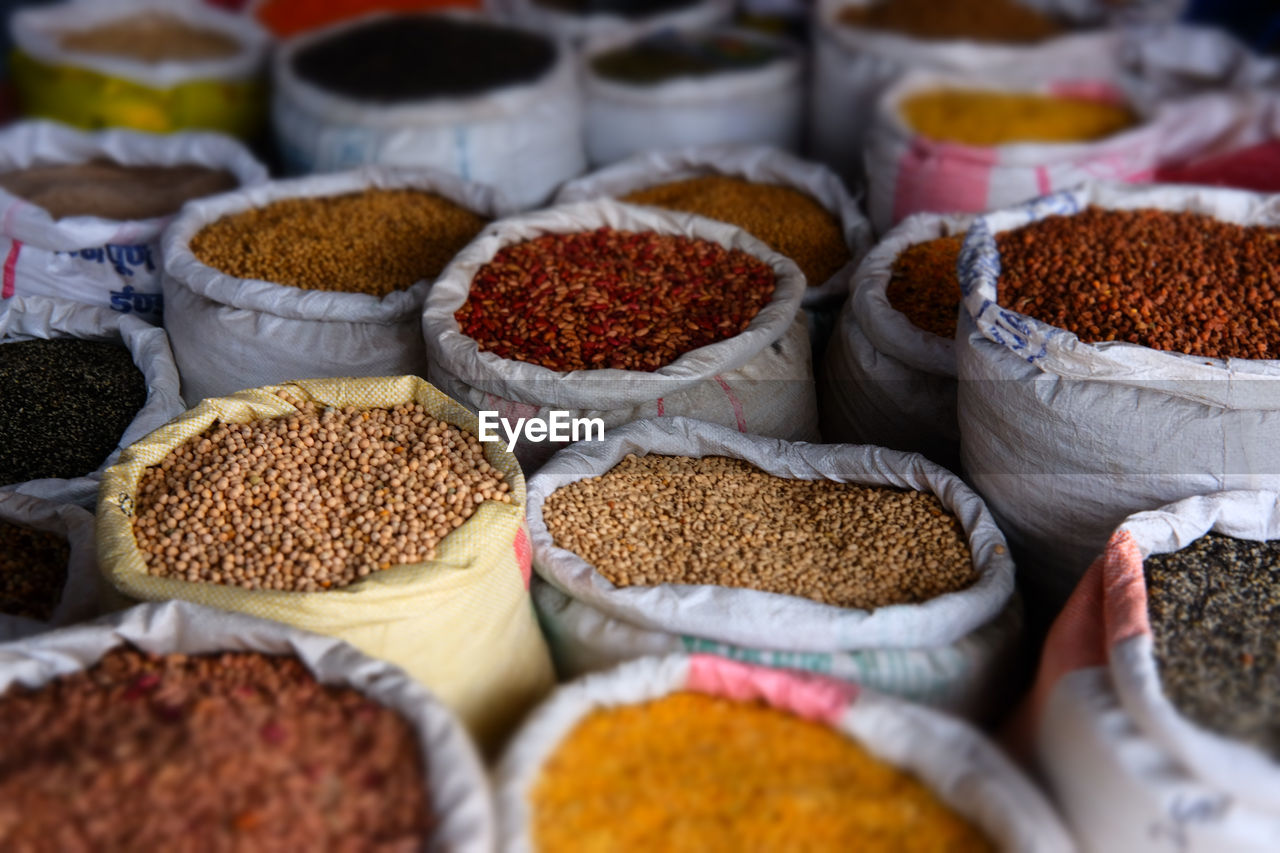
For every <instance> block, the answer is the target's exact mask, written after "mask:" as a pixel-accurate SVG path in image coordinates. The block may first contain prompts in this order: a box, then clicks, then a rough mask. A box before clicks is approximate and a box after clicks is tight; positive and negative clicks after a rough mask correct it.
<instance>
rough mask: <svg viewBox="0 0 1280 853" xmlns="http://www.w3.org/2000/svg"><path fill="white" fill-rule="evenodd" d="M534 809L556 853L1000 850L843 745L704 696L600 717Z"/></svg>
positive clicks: (902, 779)
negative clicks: (588, 852)
mask: <svg viewBox="0 0 1280 853" xmlns="http://www.w3.org/2000/svg"><path fill="white" fill-rule="evenodd" d="M531 801H532V807H533V834H534V842H535V847H536V849H538V850H539V851H542V852H543V853H559V851H567V850H572V851H575V852H576V851H611V853H612V851H628V850H636V851H646V853H647V851H651V850H671V851H682V850H689V851H699V853H702V851H712V853H714V851H735V853H736V851H741V850H782V849H786V850H858V851H864V853H874V851H889V850H895V851H896V850H908V849H909V850H913V851H939V853H941V851H948V853H969V851H988V850H992V849H994V848H993V846H992V845H991V843H990V842H989V841H988V840H987V839H986V838H985V837H983V835H981V834H980V832H979V831H978V830H977V829H975V828H974V827H972V826H970V825H969V824H968V823H967V822H966V821H965V820H964V819H962V818H960V817H959V816H957V815H956V814H955V813H953V812H952V811H951V810H950V809H949V808H948V807H947V806H945V805H943V804H942V803H941V802H940V801H939V800H938V798H937V797H935V796H934V795H933V793H932V792H930V791H929V790H928V789H927V788H926V787H925V786H924V785H922V784H921V783H920V782H918V781H916V780H915V779H913V778H912V777H911V776H909V775H907V774H906V773H904V772H902V771H901V770H898V769H896V768H894V767H891V766H890V765H888V764H885V763H884V762H882V761H879V760H878V759H875V758H873V757H872V756H870V755H869V754H868V753H867V752H866V751H865V750H863V749H862V747H860V746H858V745H857V744H856V743H854V742H853V741H851V740H850V739H849V738H847V737H846V736H844V735H842V734H840V733H839V732H837V731H834V730H832V729H830V728H828V727H826V726H823V725H820V724H818V723H811V722H808V721H806V720H802V719H800V718H798V717H794V716H792V715H790V714H786V713H783V712H781V711H778V710H775V709H772V708H767V707H764V706H762V705H757V704H747V703H741V702H734V701H730V700H726V699H720V698H716V697H711V696H705V695H702V694H696V693H674V694H672V695H670V696H666V697H664V698H662V699H658V700H656V701H653V702H647V703H644V704H641V705H633V706H627V707H620V708H611V709H609V710H603V711H596V712H595V713H593V714H591V715H590V716H588V717H587V718H586V719H584V720H583V721H582V722H581V723H579V724H578V726H577V727H576V728H575V729H574V730H573V731H572V732H571V733H570V734H569V736H568V737H567V738H566V739H565V740H564V742H563V743H561V744H560V746H559V748H558V749H557V750H556V751H555V753H554V754H553V755H552V756H551V758H550V759H549V760H548V761H547V764H546V767H545V768H544V769H543V771H542V775H541V777H540V778H539V779H538V780H537V782H536V783H535V785H534V788H533V791H532V794H531Z"/></svg>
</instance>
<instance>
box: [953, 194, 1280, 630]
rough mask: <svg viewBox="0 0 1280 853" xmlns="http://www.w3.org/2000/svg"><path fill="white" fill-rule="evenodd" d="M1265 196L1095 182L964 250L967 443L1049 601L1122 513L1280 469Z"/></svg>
mask: <svg viewBox="0 0 1280 853" xmlns="http://www.w3.org/2000/svg"><path fill="white" fill-rule="evenodd" d="M1277 217H1278V214H1277V202H1276V199H1275V198H1273V197H1269V196H1262V195H1255V194H1252V193H1245V192H1237V191H1233V190H1219V189H1208V188H1178V187H1152V188H1149V189H1139V188H1124V187H1112V186H1097V187H1094V188H1090V189H1082V190H1077V191H1072V192H1067V193H1059V194H1055V195H1052V196H1048V197H1046V198H1044V199H1041V200H1039V201H1037V202H1034V203H1031V204H1028V205H1024V206H1022V207H1018V208H1013V209H1010V210H1007V211H1002V212H1000V213H996V214H991V215H988V216H984V217H981V218H979V219H978V220H977V222H975V223H974V225H973V226H972V227H971V228H970V230H969V236H968V239H967V242H966V244H965V248H964V251H963V253H962V255H961V265H960V283H961V287H962V289H963V290H964V293H965V298H964V311H963V312H962V316H961V327H960V330H959V333H958V337H957V342H958V364H959V370H960V391H959V398H958V403H959V417H960V435H961V456H962V461H963V463H964V466H965V469H966V470H967V471H968V472H969V476H970V477H971V478H972V482H973V483H974V485H975V487H976V488H977V490H978V491H979V492H980V493H981V494H982V495H983V497H984V498H985V499H986V500H987V502H988V503H989V504H990V506H991V508H992V511H993V512H994V513H995V515H996V517H997V519H999V520H1000V521H1001V523H1002V524H1001V526H1002V529H1004V530H1005V531H1006V532H1007V533H1008V535H1009V538H1010V542H1011V543H1012V544H1014V545H1015V546H1016V547H1019V548H1021V549H1023V552H1024V554H1025V557H1024V558H1023V560H1022V564H1023V566H1024V578H1025V579H1026V580H1027V581H1028V583H1029V588H1030V589H1032V590H1033V591H1034V592H1035V594H1036V595H1037V596H1039V597H1042V598H1044V599H1045V600H1046V602H1047V603H1048V604H1050V605H1051V606H1053V607H1054V608H1055V609H1056V607H1057V606H1058V605H1060V604H1061V602H1062V601H1063V600H1065V598H1066V596H1067V593H1068V592H1069V591H1070V590H1071V588H1072V587H1074V585H1075V582H1076V581H1077V580H1078V579H1079V577H1080V575H1081V574H1082V573H1083V571H1084V569H1085V568H1086V567H1087V565H1088V562H1089V560H1090V559H1092V555H1093V554H1096V552H1097V550H1098V549H1099V548H1100V547H1102V545H1103V544H1104V543H1105V542H1106V538H1107V536H1108V535H1109V532H1110V531H1111V530H1113V529H1114V528H1115V526H1116V525H1117V524H1119V523H1120V522H1121V521H1122V520H1123V519H1124V518H1125V517H1126V516H1127V515H1129V514H1130V513H1133V512H1137V511H1141V510H1144V509H1152V508H1154V507H1157V506H1160V505H1162V504H1164V503H1167V502H1169V501H1172V500H1177V499H1179V498H1182V497H1187V496H1189V495H1194V494H1203V493H1206V492H1211V491H1215V490H1219V489H1221V488H1223V487H1224V486H1226V487H1230V488H1262V487H1268V486H1269V485H1274V484H1276V483H1277V482H1280V480H1278V479H1277V478H1278V477H1280V459H1278V458H1277V456H1276V443H1275V441H1274V433H1275V430H1276V428H1277V424H1278V423H1280V381H1278V380H1280V366H1278V364H1277V361H1276V355H1277V353H1280V316H1277V313H1276V306H1277V305H1278V304H1280V302H1278V301H1277V293H1280V280H1277V275H1278V272H1277V271H1278V270H1280V243H1278V242H1277V241H1276V239H1275V224H1276V223H1277V222H1278V221H1280V219H1278V218H1277Z"/></svg>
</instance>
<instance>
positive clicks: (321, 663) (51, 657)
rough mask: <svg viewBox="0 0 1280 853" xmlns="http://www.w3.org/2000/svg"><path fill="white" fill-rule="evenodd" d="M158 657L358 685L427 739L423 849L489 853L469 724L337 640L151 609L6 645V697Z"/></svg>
mask: <svg viewBox="0 0 1280 853" xmlns="http://www.w3.org/2000/svg"><path fill="white" fill-rule="evenodd" d="M127 647H132V648H135V649H139V650H141V651H143V652H147V653H150V654H157V655H164V654H185V655H213V654H218V653H221V652H257V653H259V654H266V655H289V656H292V657H296V658H297V659H298V660H299V661H300V662H301V663H302V664H303V665H304V666H305V667H306V668H307V669H308V670H309V671H310V672H311V674H312V675H313V676H315V678H316V680H318V681H319V682H320V683H322V684H328V685H333V686H337V687H349V688H351V689H353V690H357V691H359V692H360V693H362V694H364V695H365V696H367V697H368V698H369V699H372V700H373V701H375V702H377V703H378V704H380V705H383V706H385V707H387V708H390V709H391V710H393V711H395V712H396V713H398V714H399V715H400V716H401V717H403V718H404V719H405V720H406V721H407V722H408V723H409V725H410V726H412V728H413V731H414V733H415V734H416V735H417V737H418V742H419V749H420V751H421V757H422V762H423V766H424V767H425V768H426V782H427V789H428V790H427V797H428V799H429V800H430V802H431V810H432V815H433V816H434V817H435V818H436V822H435V823H434V825H433V826H432V827H431V832H430V835H429V836H428V837H427V838H424V839H423V846H424V848H425V849H427V850H432V851H455V850H456V851H459V853H461V852H462V851H466V853H489V851H491V850H493V843H494V837H495V834H496V833H495V829H494V823H495V816H494V808H493V800H492V797H491V794H490V792H489V785H488V779H487V778H486V776H485V771H484V767H483V766H482V765H481V763H480V758H479V757H478V755H477V753H476V749H475V747H474V746H473V745H472V743H471V741H470V739H469V738H468V736H467V734H466V732H465V730H464V729H463V727H462V725H461V724H460V723H459V722H458V719H457V718H456V717H455V716H454V715H453V713H451V712H450V711H449V710H448V709H447V708H445V707H444V706H443V705H442V704H441V703H440V701H439V700H438V699H437V698H436V697H435V696H433V695H431V694H430V693H429V692H427V691H426V690H424V689H423V688H422V687H421V686H420V685H419V684H417V683H415V682H414V681H413V680H412V679H411V678H409V677H408V676H407V675H406V674H405V672H404V671H403V670H402V669H401V668H399V667H395V666H392V665H390V664H387V663H384V662H382V661H378V660H374V659H373V658H372V657H370V656H368V655H365V654H363V653H361V652H359V651H357V650H356V649H354V648H352V646H350V645H349V644H347V643H344V642H342V641H340V640H336V639H334V638H332V637H324V636H320V635H318V634H311V633H308V632H306V631H300V630H298V629H296V628H291V627H289V626H287V625H281V624H280V623H278V622H268V621H267V620H265V619H254V618H251V617H248V616H244V615H241V614H237V613H223V612H219V611H215V610H211V609H209V608H206V607H199V606H197V605H194V604H189V603H187V602H177V601H171V602H167V603H164V604H142V605H138V606H136V607H133V608H130V609H128V610H125V611H122V612H120V613H116V614H112V615H111V616H106V617H103V618H101V619H98V620H97V621H95V622H92V623H89V624H86V625H78V626H75V627H72V628H66V629H64V630H61V631H54V632H50V633H47V634H42V635H40V636H38V637H31V638H28V639H25V640H19V641H17V642H11V643H6V644H4V645H0V693H3V692H5V691H7V690H8V689H9V688H10V687H12V686H15V685H21V686H23V687H27V688H38V687H42V686H44V685H45V684H48V683H49V682H51V681H53V680H54V679H56V678H59V677H62V676H67V675H71V674H72V673H76V672H81V671H83V670H85V669H88V668H89V667H91V666H93V665H94V664H95V663H97V662H98V661H99V660H101V659H102V658H103V657H104V656H105V655H106V654H107V653H108V652H110V651H112V650H114V649H121V648H127Z"/></svg>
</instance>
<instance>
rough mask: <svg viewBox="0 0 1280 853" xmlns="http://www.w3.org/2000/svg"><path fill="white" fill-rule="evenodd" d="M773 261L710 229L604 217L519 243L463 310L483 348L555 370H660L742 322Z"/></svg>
mask: <svg viewBox="0 0 1280 853" xmlns="http://www.w3.org/2000/svg"><path fill="white" fill-rule="evenodd" d="M774 284H775V275H774V272H773V268H772V267H770V266H769V265H768V264H766V263H765V262H764V261H761V260H759V259H757V258H754V257H752V256H751V255H748V254H747V253H746V252H743V251H741V250H738V249H732V250H730V249H725V248H724V247H722V246H720V245H718V244H716V243H712V242H710V241H707V240H695V239H691V238H689V237H679V236H674V235H668V234H654V233H652V232H647V231H644V232H633V231H615V230H613V229H611V228H600V229H597V230H595V231H589V232H585V233H579V234H550V235H547V236H545V237H538V238H537V239H535V240H529V241H527V242H524V243H517V244H515V245H513V246H508V247H506V248H505V249H503V250H502V251H500V252H498V253H497V255H495V256H494V258H493V260H492V261H490V262H489V263H487V264H485V265H484V266H483V267H481V268H480V271H479V272H477V273H476V276H475V279H474V280H473V281H472V283H471V293H470V295H469V296H468V297H467V302H466V304H465V305H463V306H462V307H461V308H459V309H458V311H457V312H456V313H455V315H454V316H455V317H456V319H457V321H458V324H459V325H460V326H461V328H462V333H463V334H464V335H467V336H468V337H471V338H474V339H475V341H476V343H477V344H478V345H479V347H480V349H481V350H482V351H485V352H492V353H496V354H497V355H500V356H502V357H503V358H509V359H514V360H515V361H524V362H529V363H531V364H539V365H542V366H543V367H546V368H550V369H551V370H588V369H597V368H609V367H612V368H618V369H620V370H642V371H654V370H657V369H659V368H661V367H664V366H666V365H668V364H670V363H671V362H673V361H675V360H676V359H677V358H679V357H680V356H681V355H684V354H685V353H687V352H689V351H690V350H695V349H697V348H699V347H704V346H707V345H708V344H713V343H716V342H717V341H722V340H725V339H727V338H731V337H733V336H734V335H738V334H741V333H742V332H743V331H745V330H746V328H747V326H749V325H750V324H751V321H752V319H754V318H755V316H756V314H758V313H759V312H760V309H762V308H763V307H764V306H765V305H766V304H768V302H769V300H770V299H771V298H772V296H773V290H774Z"/></svg>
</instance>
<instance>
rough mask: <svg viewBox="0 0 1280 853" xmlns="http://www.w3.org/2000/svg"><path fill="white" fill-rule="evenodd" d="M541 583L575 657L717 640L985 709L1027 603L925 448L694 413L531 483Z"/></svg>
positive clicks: (553, 629)
mask: <svg viewBox="0 0 1280 853" xmlns="http://www.w3.org/2000/svg"><path fill="white" fill-rule="evenodd" d="M529 494H530V498H529V526H530V533H531V536H532V538H533V560H534V569H535V571H536V572H537V574H538V578H537V579H536V580H535V582H534V584H535V585H534V601H535V604H536V605H537V607H538V612H539V616H540V617H541V621H542V624H543V629H544V631H545V632H546V634H547V637H548V640H549V642H550V644H551V648H552V653H553V654H554V655H555V657H556V661H557V664H558V667H559V669H560V670H561V672H562V674H567V675H576V674H580V673H582V672H586V671H593V670H598V669H601V668H604V667H608V666H611V665H613V664H615V663H617V662H619V661H623V660H627V659H630V658H635V657H639V656H642V655H645V654H655V653H667V652H672V651H682V650H683V651H710V652H713V653H716V654H723V655H727V656H731V657H735V658H740V659H743V660H749V661H753V662H759V663H764V664H768V665H771V666H778V667H785V668H790V669H800V670H809V671H814V672H820V673H824V674H827V675H832V676H835V677H838V678H841V679H844V680H847V681H852V682H857V683H859V684H864V685H866V686H869V687H873V688H875V689H877V690H880V691H882V692H885V693H891V694H895V695H900V696H904V697H907V698H910V699H912V700H915V701H919V702H924V703H928V704H933V705H936V706H940V707H944V708H946V709H948V710H950V711H953V712H955V713H959V714H963V715H966V716H971V717H982V716H984V715H986V714H988V713H990V712H992V711H993V710H994V709H996V708H997V707H998V706H999V704H1000V694H1001V692H1002V691H1003V690H1004V689H1005V687H1004V680H1005V679H1006V678H1007V676H1008V667H1009V664H1010V662H1011V659H1010V654H1011V652H1012V650H1013V649H1014V648H1015V647H1016V644H1017V638H1018V633H1019V628H1020V611H1019V607H1018V603H1017V601H1016V599H1015V598H1014V597H1013V586H1014V577H1013V572H1014V567H1013V563H1012V561H1011V560H1010V558H1009V555H1008V553H1007V549H1006V547H1005V544H1004V538H1003V536H1001V534H1000V533H999V531H998V530H997V529H996V527H995V524H994V523H993V522H992V520H991V518H990V516H989V515H988V514H987V512H986V510H985V508H984V507H983V506H982V502H981V501H980V500H979V499H978V498H977V496H976V495H974V494H973V493H972V492H970V491H969V490H968V489H967V488H966V487H965V486H964V485H963V484H962V483H961V482H960V480H959V479H958V478H956V477H955V476H954V475H952V474H949V473H948V472H946V471H944V470H943V469H941V468H939V467H938V466H936V465H933V464H931V463H929V462H927V461H926V460H924V459H923V458H921V457H919V456H916V455H914V454H904V453H898V452H895V451H890V450H884V449H882V448H875V447H854V446H847V445H808V444H791V443H789V442H784V441H778V440H774V439H766V438H760V437H756V436H744V435H740V434H737V433H735V432H733V431H732V430H731V429H727V428H725V427H720V426H715V425H712V424H706V423H699V422H696V421H692V420H688V419H685V418H666V419H662V420H643V421H638V422H636V423H632V424H628V425H626V426H623V427H620V428H618V429H615V430H611V431H610V432H609V434H608V436H607V437H606V440H605V441H604V442H591V443H588V442H582V443H579V444H576V445H574V446H572V447H569V448H567V449H566V450H563V451H561V452H560V453H558V454H557V455H556V456H555V457H554V458H553V459H552V460H551V462H549V463H548V464H547V465H546V466H545V467H543V468H542V470H541V471H539V472H538V474H537V475H535V476H534V477H533V479H532V480H531V482H530V490H529Z"/></svg>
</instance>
